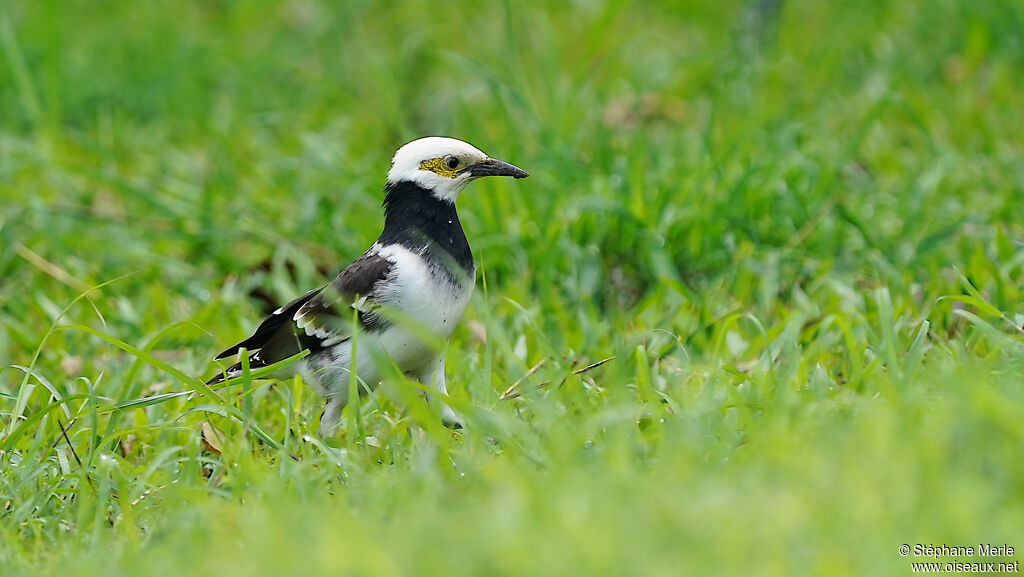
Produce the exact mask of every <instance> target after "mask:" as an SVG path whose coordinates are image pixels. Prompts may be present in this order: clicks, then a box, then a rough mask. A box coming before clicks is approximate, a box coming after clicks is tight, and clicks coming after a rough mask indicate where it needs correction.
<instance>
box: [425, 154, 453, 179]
mask: <svg viewBox="0 0 1024 577" xmlns="http://www.w3.org/2000/svg"><path fill="white" fill-rule="evenodd" d="M446 160H448V157H442V158H431V159H430V160H424V161H423V162H421V163H420V170H429V171H430V172H434V173H437V174H440V175H441V176H443V177H445V178H455V177H456V176H458V175H459V168H461V167H462V163H461V162H459V165H458V166H456V167H455V168H454V169H452V168H448V166H446V165H445V161H446Z"/></svg>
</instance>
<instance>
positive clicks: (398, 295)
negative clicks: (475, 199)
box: [207, 136, 529, 437]
mask: <svg viewBox="0 0 1024 577" xmlns="http://www.w3.org/2000/svg"><path fill="white" fill-rule="evenodd" d="M488 176H510V177H512V178H515V179H520V178H526V177H528V176H529V173H527V172H526V171H525V170H523V169H521V168H518V167H516V166H513V165H512V164H509V163H507V162H504V161H502V160H497V159H494V158H491V157H489V156H488V155H486V154H484V153H483V152H481V151H480V150H479V149H477V148H476V147H474V146H472V145H471V144H469V143H467V142H464V141H461V140H457V139H454V138H447V137H439V136H429V137H425V138H420V139H418V140H414V141H412V142H409V143H408V144H405V145H404V146H402V147H401V148H399V149H398V151H397V152H395V155H394V157H393V158H392V159H391V168H390V170H389V171H388V174H387V183H386V185H385V186H384V201H383V204H382V206H383V208H384V227H383V230H382V231H381V233H380V236H379V237H378V238H377V241H376V242H374V243H373V245H372V246H371V247H370V248H369V249H367V250H366V252H364V253H363V254H362V256H360V257H359V258H357V259H356V260H355V261H354V262H352V264H350V265H348V266H347V267H345V268H344V269H343V270H342V271H341V273H339V274H338V276H337V277H335V278H334V280H332V281H330V282H329V283H327V284H325V285H324V286H321V287H319V288H314V289H312V290H310V291H309V292H307V293H306V294H304V295H302V296H300V297H298V298H296V299H295V300H293V301H291V302H289V303H287V304H285V305H284V306H282V307H280V308H278V309H277V310H275V311H274V312H273V313H272V314H270V315H269V316H268V317H267V318H266V319H264V320H263V322H261V323H260V324H259V326H257V327H256V330H255V331H254V332H253V333H252V335H251V336H249V337H248V338H247V339H245V340H243V341H241V342H239V343H237V344H235V345H233V346H231V347H229V348H227V349H225V350H224V351H223V352H221V353H220V354H219V355H217V356H216V357H215V359H214V360H215V361H217V360H221V359H229V358H235V357H236V356H239V362H236V363H235V364H233V365H232V366H230V367H229V368H227V369H222V370H221V372H219V373H218V374H216V375H215V376H213V377H212V378H211V379H209V380H208V381H207V385H215V384H218V383H221V382H223V381H225V380H228V379H232V378H235V377H238V376H240V375H242V373H243V368H242V362H241V359H240V355H239V353H244V354H245V355H247V356H248V364H249V369H250V370H255V369H259V368H261V367H267V366H270V365H273V364H274V363H277V362H279V361H282V360H284V359H287V358H289V357H292V356H294V355H296V354H298V353H301V352H303V351H308V354H307V355H306V356H305V357H303V358H301V359H300V360H299V361H297V362H296V363H294V364H293V365H290V366H289V367H288V368H287V369H284V370H283V372H278V373H274V374H272V375H266V376H265V378H288V377H291V376H294V375H295V374H299V375H301V376H302V379H303V381H304V382H305V383H306V384H307V385H309V386H310V387H311V388H312V389H313V390H315V391H316V392H317V393H319V394H320V395H321V396H322V397H323V398H324V401H325V404H324V409H323V412H322V413H321V416H320V427H319V432H320V435H321V436H323V437H328V436H330V435H331V434H333V433H334V432H335V431H336V430H337V428H338V426H339V425H340V421H341V412H342V409H344V407H345V405H346V403H347V401H348V397H349V395H348V390H349V382H350V380H351V379H350V371H351V370H352V360H353V354H352V351H353V348H355V351H356V353H355V369H354V370H355V373H356V376H357V377H358V380H359V381H360V382H361V384H362V386H360V387H359V388H360V392H363V391H364V387H365V388H368V389H373V388H375V387H376V386H377V385H379V383H380V382H381V380H382V378H383V376H384V375H383V374H382V373H383V372H384V370H382V368H381V365H380V359H381V358H382V356H381V355H382V354H383V355H385V357H383V358H390V360H391V361H392V362H393V363H394V364H395V366H397V367H398V368H399V369H400V370H401V371H402V372H403V373H405V374H406V375H407V376H408V377H410V378H412V379H414V380H416V381H419V382H420V383H422V384H423V385H425V386H426V387H427V388H428V389H430V390H431V391H433V392H435V393H438V394H440V395H443V396H447V394H448V390H447V388H446V386H445V375H444V352H443V348H442V347H438V346H437V343H438V342H444V343H445V344H447V341H448V339H449V337H450V336H451V335H452V332H453V331H454V330H455V326H456V325H457V324H458V322H459V320H460V319H461V318H462V315H463V313H464V312H465V310H466V307H467V305H468V304H469V300H470V296H471V295H472V293H473V287H474V285H475V275H476V265H475V264H474V261H473V253H472V251H471V250H470V246H469V242H468V240H467V239H466V234H465V232H464V231H463V229H462V224H461V223H460V221H459V215H458V212H457V211H456V207H455V202H456V200H457V199H458V197H459V194H460V193H461V192H462V190H463V189H464V188H465V187H466V185H468V184H469V183H470V182H472V181H474V180H476V179H478V178H483V177H488ZM424 331H425V332H424ZM438 339H441V340H438ZM432 340H433V341H434V343H431V341H432ZM439 349H442V350H439ZM432 402H433V401H432ZM438 404H439V413H440V415H441V419H442V421H443V422H444V424H445V425H447V426H449V427H453V428H460V427H461V426H462V425H463V421H462V419H461V418H460V417H459V416H458V415H457V414H456V413H455V412H454V411H452V409H451V408H450V407H448V406H447V405H446V404H445V403H444V402H443V401H440V400H439V402H438Z"/></svg>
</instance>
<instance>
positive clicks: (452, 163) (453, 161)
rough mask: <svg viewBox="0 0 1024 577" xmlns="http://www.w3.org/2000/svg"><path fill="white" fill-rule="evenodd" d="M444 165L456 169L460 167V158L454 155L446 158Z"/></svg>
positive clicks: (449, 168)
mask: <svg viewBox="0 0 1024 577" xmlns="http://www.w3.org/2000/svg"><path fill="white" fill-rule="evenodd" d="M444 165H445V166H446V167H448V170H455V169H456V168H458V167H459V159H458V158H455V157H454V156H449V157H448V158H445V159H444Z"/></svg>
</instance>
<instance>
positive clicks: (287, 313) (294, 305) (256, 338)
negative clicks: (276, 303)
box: [214, 287, 323, 360]
mask: <svg viewBox="0 0 1024 577" xmlns="http://www.w3.org/2000/svg"><path fill="white" fill-rule="evenodd" d="M322 290H323V287H320V288H318V289H313V290H311V291H309V292H307V293H306V294H304V295H302V296H300V297H299V298H297V299H295V300H293V301H292V302H290V303H288V304H286V305H284V306H283V307H281V308H279V309H277V310H276V311H274V312H273V314H271V315H270V316H269V317H267V318H266V319H264V320H263V322H262V323H260V326H258V327H256V332H254V333H253V334H252V336H251V337H249V338H247V339H245V340H244V341H242V342H240V343H238V344H237V345H234V346H232V347H230V348H228V349H226V350H225V351H224V352H222V353H221V354H219V355H217V356H216V357H214V360H220V359H223V358H227V357H230V356H234V355H235V354H237V353H238V351H240V350H241V349H243V348H244V349H245V350H247V351H250V352H251V351H255V350H256V349H259V348H261V347H263V345H264V344H266V342H267V340H268V339H270V338H271V337H272V336H273V335H274V333H275V332H277V330H278V329H280V328H281V327H282V326H283V325H284V324H285V323H286V322H287V321H290V320H292V316H294V315H295V313H296V311H298V310H299V308H301V307H302V305H304V304H306V303H307V302H309V299H311V298H313V297H315V296H316V295H317V294H319V293H320V291H322Z"/></svg>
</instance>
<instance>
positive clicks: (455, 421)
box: [417, 354, 463, 429]
mask: <svg viewBox="0 0 1024 577" xmlns="http://www.w3.org/2000/svg"><path fill="white" fill-rule="evenodd" d="M417 376H418V380H419V381H420V382H421V383H423V384H425V385H428V386H430V387H431V388H433V389H434V390H435V391H437V392H438V393H440V394H442V395H444V396H446V397H447V396H448V389H447V388H446V387H445V384H444V355H443V354H441V355H438V356H437V358H436V359H434V360H433V361H431V362H429V363H427V366H426V367H425V368H424V369H423V371H422V372H421V373H420V374H419V375H417ZM431 402H437V403H438V407H439V408H440V410H441V421H442V422H443V423H444V425H445V426H446V427H448V428H451V429H461V428H462V426H463V422H462V417H459V416H458V415H457V414H455V411H453V410H452V409H451V407H449V406H448V404H447V403H445V402H444V401H442V400H440V399H437V400H436V401H435V400H434V399H431Z"/></svg>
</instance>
